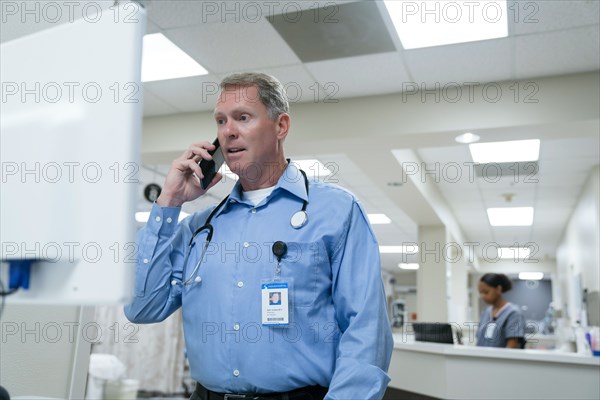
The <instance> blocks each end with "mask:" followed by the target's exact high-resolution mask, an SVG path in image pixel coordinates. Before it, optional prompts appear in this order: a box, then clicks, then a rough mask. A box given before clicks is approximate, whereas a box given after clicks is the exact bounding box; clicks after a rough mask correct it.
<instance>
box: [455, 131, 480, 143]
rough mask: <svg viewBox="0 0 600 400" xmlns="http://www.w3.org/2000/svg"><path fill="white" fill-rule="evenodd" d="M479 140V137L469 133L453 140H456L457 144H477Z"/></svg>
mask: <svg viewBox="0 0 600 400" xmlns="http://www.w3.org/2000/svg"><path fill="white" fill-rule="evenodd" d="M479 139H480V137H479V135H476V134H474V133H471V132H467V133H463V134H462V135H458V136H457V137H455V138H454V140H456V141H457V142H458V143H466V144H468V143H475V142H478V141H479Z"/></svg>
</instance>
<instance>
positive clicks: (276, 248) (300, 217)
mask: <svg viewBox="0 0 600 400" xmlns="http://www.w3.org/2000/svg"><path fill="white" fill-rule="evenodd" d="M288 162H289V160H288ZM300 172H301V173H302V176H303V177H304V186H305V187H306V198H307V199H308V177H307V176H306V173H305V172H304V171H303V170H300ZM228 199H229V195H227V197H225V198H224V199H223V200H221V202H220V203H219V204H218V205H217V206H216V207H215V208H214V209H213V210H212V211H211V213H210V214H208V218H206V222H205V223H204V225H202V226H201V227H200V228H198V229H196V231H195V232H194V233H193V234H192V238H191V239H190V242H189V243H188V248H187V251H186V255H185V258H184V260H183V270H184V271H185V266H186V265H187V262H188V259H189V257H190V254H191V252H192V247H194V245H195V242H194V239H195V238H196V236H197V235H198V234H199V233H200V232H202V231H204V230H206V231H207V235H206V239H205V240H204V246H203V248H202V253H201V254H200V258H199V259H198V262H197V263H196V266H195V267H194V270H193V271H192V273H191V274H190V275H189V278H187V279H186V280H185V281H183V282H181V283H180V282H177V280H176V279H173V280H172V281H171V285H172V286H176V285H181V286H190V285H193V284H195V283H200V282H202V278H201V277H200V276H199V275H196V272H198V268H200V264H201V263H202V260H203V259H204V255H205V254H206V250H207V249H208V246H209V245H210V241H211V240H212V237H213V233H214V231H215V230H214V228H213V226H212V224H211V223H210V222H211V221H212V219H213V217H214V216H215V214H216V213H217V211H218V210H220V209H221V207H223V205H224V204H225V203H226V202H227V200H228ZM307 205H308V200H304V201H303V202H302V209H301V210H298V211H296V212H295V213H294V214H293V215H292V218H291V219H290V225H291V226H292V228H294V229H300V228H302V227H303V226H304V225H306V223H307V222H308V213H307V212H306V206H307ZM283 249H284V250H283ZM285 250H287V246H285V243H284V242H281V241H277V242H275V243H274V244H273V254H275V256H276V257H277V259H278V260H279V261H281V257H283V255H284V254H285ZM194 275H196V276H195V277H194Z"/></svg>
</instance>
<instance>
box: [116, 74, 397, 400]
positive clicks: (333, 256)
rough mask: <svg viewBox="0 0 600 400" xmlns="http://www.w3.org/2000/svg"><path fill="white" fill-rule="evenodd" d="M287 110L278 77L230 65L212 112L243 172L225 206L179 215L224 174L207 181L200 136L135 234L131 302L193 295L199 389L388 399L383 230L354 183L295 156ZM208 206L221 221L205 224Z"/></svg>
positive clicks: (141, 310)
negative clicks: (316, 174)
mask: <svg viewBox="0 0 600 400" xmlns="http://www.w3.org/2000/svg"><path fill="white" fill-rule="evenodd" d="M288 111H289V106H288V101H287V98H286V95H285V92H284V90H283V87H282V85H281V83H279V81H277V80H276V79H275V78H273V77H271V76H268V75H264V74H255V73H245V74H235V75H231V76H229V77H227V78H225V79H224V80H223V82H221V94H220V96H219V100H218V102H217V105H216V107H215V111H214V117H215V121H216V124H217V135H218V139H219V143H220V145H221V149H222V151H223V154H224V157H225V161H226V163H227V165H228V166H229V168H230V169H231V170H232V171H233V172H234V173H236V174H237V175H238V176H239V180H238V182H237V183H236V185H235V187H234V188H233V190H232V192H231V194H230V195H229V196H228V198H227V199H226V200H224V201H223V202H222V203H221V204H219V205H218V206H217V207H216V208H212V209H209V210H205V211H203V212H199V213H195V214H193V215H191V216H190V217H188V218H186V219H185V220H183V221H182V222H181V223H180V224H179V225H177V223H176V221H177V219H178V215H179V211H180V207H181V205H182V204H183V203H185V202H187V201H191V200H194V199H196V198H198V197H199V196H201V195H203V194H204V193H206V191H207V190H210V188H211V187H212V186H213V185H215V184H217V182H218V181H219V180H220V178H221V176H220V175H219V174H217V176H215V178H214V179H213V180H212V182H211V184H210V185H209V186H208V188H207V190H204V189H203V188H202V187H201V185H200V184H199V182H198V179H197V177H199V178H202V177H203V175H202V172H201V170H200V168H199V166H198V161H199V160H201V159H206V160H210V159H211V158H212V157H211V155H210V154H209V151H212V150H214V146H213V145H212V144H210V143H209V142H198V143H194V144H192V145H191V146H190V147H189V149H188V150H186V151H185V152H184V153H183V155H182V156H181V157H179V158H178V159H176V160H175V161H174V162H173V163H172V165H171V169H170V170H169V173H168V174H167V177H166V179H165V183H164V187H163V190H162V192H161V194H160V196H159V198H158V199H157V200H156V204H154V206H153V208H152V211H151V215H150V219H149V220H148V223H147V224H146V226H145V227H144V228H143V229H142V230H141V231H140V232H139V234H138V244H139V255H138V265H137V271H136V283H135V296H134V299H133V301H132V303H131V304H129V305H127V306H126V307H125V313H126V315H127V317H128V318H129V319H130V320H131V321H132V322H137V323H152V322H159V321H162V320H164V319H165V318H167V317H168V316H169V315H170V314H171V313H173V312H174V311H175V310H177V309H178V308H179V307H180V306H181V307H182V311H183V328H184V333H185V339H186V350H187V357H188V359H189V363H190V368H191V374H192V377H193V378H194V379H195V380H197V382H198V386H197V389H196V392H195V394H194V395H193V396H192V399H213V398H219V399H222V398H227V396H225V394H237V395H240V394H241V395H248V396H249V397H247V398H255V397H252V396H258V398H261V396H262V397H265V398H269V399H277V398H281V399H283V398H290V399H291V398H293V399H317V398H319V399H321V398H323V397H325V398H327V399H361V400H363V399H380V398H382V397H383V394H384V392H385V388H386V386H387V384H388V382H389V377H388V375H387V373H386V372H387V368H388V366H389V362H390V357H391V353H392V348H393V340H392V335H391V330H390V326H389V322H388V318H387V312H386V301H385V295H384V292H383V285H382V282H381V273H380V259H379V248H378V244H377V241H376V239H375V236H374V234H373V232H372V230H371V228H370V225H369V222H368V220H367V217H366V214H365V212H364V210H363V209H362V207H361V206H360V204H359V202H358V200H357V199H356V198H355V197H354V196H353V195H352V194H351V193H349V192H348V191H346V190H344V189H342V188H339V187H337V186H334V185H329V184H325V183H319V182H312V181H309V180H308V179H307V178H306V176H305V175H304V173H303V171H300V170H299V169H298V168H297V167H296V166H295V165H294V164H293V163H290V162H289V160H286V158H285V156H284V150H283V143H284V140H285V138H286V136H287V134H288V131H289V129H290V115H289V113H288ZM209 214H212V216H210V218H209ZM207 219H210V221H209V222H210V226H211V227H210V228H208V227H205V228H204V229H202V230H199V228H201V227H203V226H205V224H206V223H207ZM271 293H279V298H280V301H279V302H278V303H277V304H270V302H269V298H270V294H271ZM266 366H268V368H266Z"/></svg>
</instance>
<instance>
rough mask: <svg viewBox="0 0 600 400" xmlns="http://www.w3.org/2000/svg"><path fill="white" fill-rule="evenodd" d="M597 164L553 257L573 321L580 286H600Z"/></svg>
mask: <svg viewBox="0 0 600 400" xmlns="http://www.w3.org/2000/svg"><path fill="white" fill-rule="evenodd" d="M599 181H600V167H598V166H596V167H594V168H593V169H592V170H591V171H590V174H589V177H588V179H587V181H586V184H585V186H584V189H583V190H582V193H581V195H580V197H579V201H578V202H577V206H576V207H575V210H574V211H573V213H572V215H571V217H570V219H569V222H568V224H567V227H566V229H565V232H564V234H563V238H562V240H561V242H560V244H559V246H558V251H557V256H556V261H557V275H558V282H557V283H558V285H560V296H561V299H560V300H561V301H560V304H558V306H559V307H560V308H563V309H564V311H566V314H565V317H566V318H567V320H568V321H569V322H570V323H571V324H572V323H574V322H575V321H576V320H578V319H579V318H580V315H579V311H578V307H577V305H578V304H580V298H581V297H580V296H581V294H580V293H577V292H578V290H579V289H588V291H590V292H595V291H599V290H600V232H599V231H600V218H599V208H600V200H599V197H600V196H599V194H598V191H599V186H600V183H599Z"/></svg>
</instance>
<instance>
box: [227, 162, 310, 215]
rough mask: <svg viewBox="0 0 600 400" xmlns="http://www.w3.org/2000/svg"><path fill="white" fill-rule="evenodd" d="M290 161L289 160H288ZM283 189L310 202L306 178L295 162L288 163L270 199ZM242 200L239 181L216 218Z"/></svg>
mask: <svg viewBox="0 0 600 400" xmlns="http://www.w3.org/2000/svg"><path fill="white" fill-rule="evenodd" d="M288 161H289V160H288ZM279 188H281V189H283V190H285V191H287V192H289V193H291V194H293V195H294V196H296V197H298V198H299V199H300V200H302V201H306V202H308V195H307V193H306V184H305V181H304V176H303V175H302V172H301V170H300V168H298V167H297V165H296V164H294V163H293V162H288V166H287V167H286V169H285V170H284V171H283V174H282V175H281V177H280V178H279V180H278V181H277V184H276V185H275V187H274V188H273V192H272V193H271V195H269V197H271V196H273V194H274V193H277V190H278V189H279ZM241 202H243V200H242V185H241V184H240V181H239V180H238V181H237V182H236V183H235V185H234V186H233V189H232V190H231V193H230V194H229V200H228V201H227V202H226V203H225V204H224V205H223V207H222V208H221V209H220V210H218V211H217V213H216V214H215V217H216V216H217V215H219V214H220V213H221V212H222V211H223V210H225V209H226V208H227V207H229V204H231V203H241Z"/></svg>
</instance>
